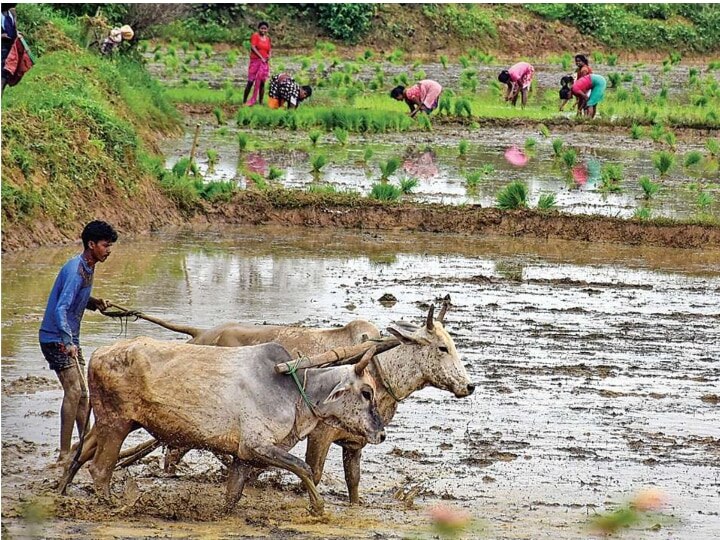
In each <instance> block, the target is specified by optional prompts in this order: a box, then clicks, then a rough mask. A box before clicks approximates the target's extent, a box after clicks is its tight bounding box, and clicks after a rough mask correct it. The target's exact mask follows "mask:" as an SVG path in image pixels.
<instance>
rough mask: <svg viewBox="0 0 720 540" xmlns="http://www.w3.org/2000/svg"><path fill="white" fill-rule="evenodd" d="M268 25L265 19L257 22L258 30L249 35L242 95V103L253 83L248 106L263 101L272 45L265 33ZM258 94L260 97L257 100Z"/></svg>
mask: <svg viewBox="0 0 720 540" xmlns="http://www.w3.org/2000/svg"><path fill="white" fill-rule="evenodd" d="M268 28H269V25H268V23H266V22H265V21H263V22H261V23H260V24H258V31H257V32H255V33H254V34H253V35H252V36H251V37H250V65H249V66H248V82H247V85H246V86H245V94H244V95H243V105H244V104H245V102H247V99H248V96H249V95H250V89H251V88H252V87H253V84H254V85H255V90H254V91H253V95H252V98H251V99H250V101H249V102H248V106H252V105H255V102H256V101H259V103H260V105H262V102H263V96H264V95H265V81H267V80H268V76H269V75H270V52H271V49H272V46H271V44H270V36H268V35H267V33H268ZM258 94H259V95H260V99H259V100H258Z"/></svg>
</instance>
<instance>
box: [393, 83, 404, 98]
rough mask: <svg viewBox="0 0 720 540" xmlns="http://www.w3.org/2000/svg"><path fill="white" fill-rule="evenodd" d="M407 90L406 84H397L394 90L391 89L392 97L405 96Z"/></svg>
mask: <svg viewBox="0 0 720 540" xmlns="http://www.w3.org/2000/svg"><path fill="white" fill-rule="evenodd" d="M404 91H405V87H404V86H396V87H395V88H393V89H392V90H390V97H391V98H393V99H398V98H401V97H403V92H404Z"/></svg>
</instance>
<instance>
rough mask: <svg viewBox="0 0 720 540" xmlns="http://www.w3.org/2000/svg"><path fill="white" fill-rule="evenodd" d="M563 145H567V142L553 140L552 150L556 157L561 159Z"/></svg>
mask: <svg viewBox="0 0 720 540" xmlns="http://www.w3.org/2000/svg"><path fill="white" fill-rule="evenodd" d="M563 144H565V141H563V140H562V139H553V142H552V148H553V153H554V154H555V157H560V151H561V150H562V147H563Z"/></svg>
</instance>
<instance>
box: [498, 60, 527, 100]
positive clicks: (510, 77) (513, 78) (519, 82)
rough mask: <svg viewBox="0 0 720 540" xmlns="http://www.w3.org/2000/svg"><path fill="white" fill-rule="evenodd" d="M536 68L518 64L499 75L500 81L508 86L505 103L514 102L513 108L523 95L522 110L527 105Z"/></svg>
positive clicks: (525, 63) (523, 63)
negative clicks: (519, 96)
mask: <svg viewBox="0 0 720 540" xmlns="http://www.w3.org/2000/svg"><path fill="white" fill-rule="evenodd" d="M534 74H535V68H534V67H533V66H532V65H531V64H529V63H527V62H518V63H517V64H515V65H513V66H511V67H510V69H504V70H502V71H501V72H500V75H498V81H500V82H501V83H503V84H506V85H507V93H506V94H505V101H512V104H513V107H514V106H515V104H516V103H517V98H518V95H520V94H522V108H523V109H524V108H525V105H527V96H528V92H529V91H530V84H531V83H532V79H533V75H534Z"/></svg>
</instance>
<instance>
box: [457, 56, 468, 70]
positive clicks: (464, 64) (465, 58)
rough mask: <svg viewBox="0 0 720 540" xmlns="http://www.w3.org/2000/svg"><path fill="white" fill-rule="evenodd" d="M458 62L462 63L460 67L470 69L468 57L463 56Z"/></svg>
mask: <svg viewBox="0 0 720 540" xmlns="http://www.w3.org/2000/svg"><path fill="white" fill-rule="evenodd" d="M458 62H460V65H461V66H462V67H463V69H467V68H469V67H470V59H469V58H468V57H467V56H464V55H463V56H461V57H460V58H458Z"/></svg>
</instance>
